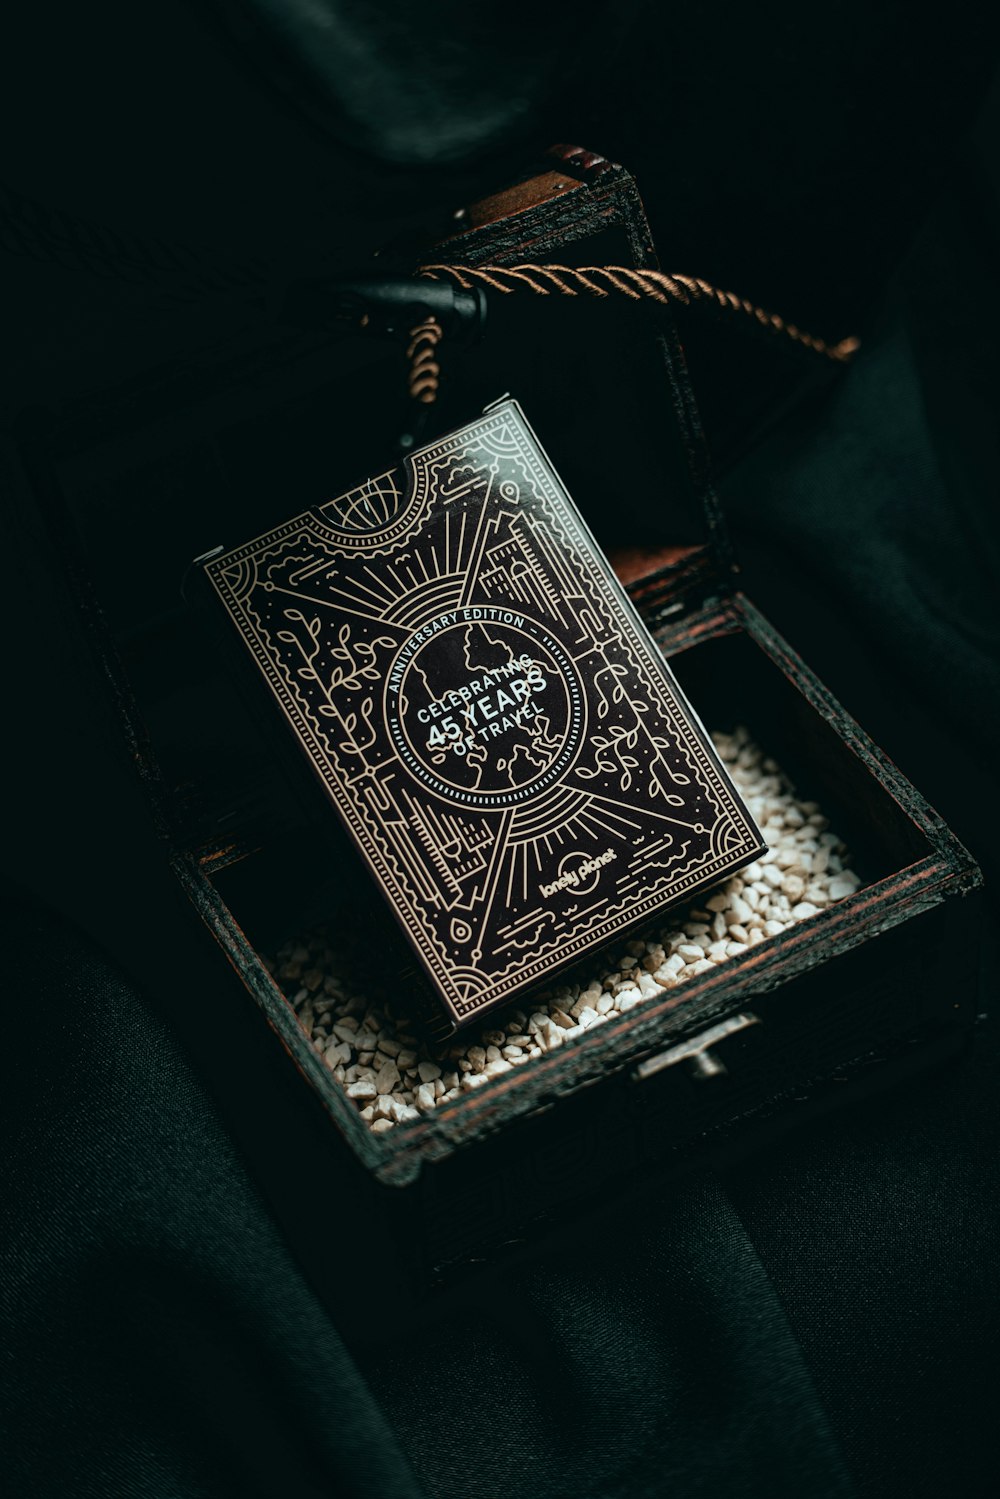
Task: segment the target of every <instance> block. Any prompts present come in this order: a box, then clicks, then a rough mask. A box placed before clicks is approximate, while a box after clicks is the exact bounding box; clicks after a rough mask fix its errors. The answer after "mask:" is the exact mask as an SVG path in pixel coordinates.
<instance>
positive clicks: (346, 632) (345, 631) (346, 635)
mask: <svg viewBox="0 0 1000 1499" xmlns="http://www.w3.org/2000/svg"><path fill="white" fill-rule="evenodd" d="M350 638H351V627H350V625H349V624H348V623H347V621H346V620H345V621H344V623H343V624H342V625H341V627H340V629H339V630H338V631H337V639H338V640H339V641H340V643H341V645H346V644H347V642H348V641H349V640H350Z"/></svg>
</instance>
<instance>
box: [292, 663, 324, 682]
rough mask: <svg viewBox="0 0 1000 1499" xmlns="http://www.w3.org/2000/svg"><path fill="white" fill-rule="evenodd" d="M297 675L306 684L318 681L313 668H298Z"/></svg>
mask: <svg viewBox="0 0 1000 1499" xmlns="http://www.w3.org/2000/svg"><path fill="white" fill-rule="evenodd" d="M297 675H298V676H300V677H305V679H306V681H307V682H318V681H319V677H318V676H317V675H316V668H315V667H313V666H300V667H299V669H298V672H297Z"/></svg>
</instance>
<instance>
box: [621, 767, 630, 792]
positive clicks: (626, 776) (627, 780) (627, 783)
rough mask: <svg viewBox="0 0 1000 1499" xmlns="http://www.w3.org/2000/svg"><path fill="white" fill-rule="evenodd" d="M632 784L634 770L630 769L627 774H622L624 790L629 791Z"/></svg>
mask: <svg viewBox="0 0 1000 1499" xmlns="http://www.w3.org/2000/svg"><path fill="white" fill-rule="evenodd" d="M631 784H632V772H631V771H630V770H627V771H626V772H625V774H624V775H623V776H622V780H621V787H622V790H623V791H627V790H628V788H629V787H630V786H631Z"/></svg>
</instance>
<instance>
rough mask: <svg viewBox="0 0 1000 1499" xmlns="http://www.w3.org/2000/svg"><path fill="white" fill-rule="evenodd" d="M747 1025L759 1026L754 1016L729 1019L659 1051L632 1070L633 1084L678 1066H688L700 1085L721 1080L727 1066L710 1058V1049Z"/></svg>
mask: <svg viewBox="0 0 1000 1499" xmlns="http://www.w3.org/2000/svg"><path fill="white" fill-rule="evenodd" d="M748 1025H760V1020H759V1019H758V1017H757V1016H756V1015H751V1014H749V1013H747V1014H745V1015H742V1014H741V1015H731V1016H730V1017H729V1019H728V1020H721V1021H720V1022H719V1024H718V1025H713V1026H710V1027H709V1029H708V1030H707V1031H702V1032H701V1033H700V1035H697V1036H692V1037H691V1039H690V1040H688V1041H681V1042H680V1043H679V1044H678V1045H677V1046H671V1047H670V1049H669V1051H661V1052H660V1053H659V1055H658V1056H655V1057H647V1058H646V1060H645V1061H644V1062H640V1063H639V1065H638V1067H637V1068H636V1069H635V1072H634V1073H633V1074H632V1080H633V1082H637V1083H641V1082H644V1081H645V1080H646V1078H647V1077H652V1076H653V1074H654V1073H655V1072H662V1071H663V1069H664V1068H665V1067H675V1066H676V1065H677V1063H678V1062H688V1063H689V1064H690V1069H691V1075H692V1077H695V1078H697V1079H698V1080H699V1081H704V1080H705V1079H707V1078H710V1077H721V1076H723V1075H724V1074H725V1072H726V1070H727V1069H726V1065H725V1063H724V1062H720V1061H719V1058H718V1057H715V1056H713V1055H712V1051H711V1048H712V1047H713V1046H715V1045H717V1044H718V1042H719V1041H721V1040H722V1039H723V1037H724V1036H732V1035H735V1034H736V1032H737V1031H742V1030H746V1028H747V1026H748Z"/></svg>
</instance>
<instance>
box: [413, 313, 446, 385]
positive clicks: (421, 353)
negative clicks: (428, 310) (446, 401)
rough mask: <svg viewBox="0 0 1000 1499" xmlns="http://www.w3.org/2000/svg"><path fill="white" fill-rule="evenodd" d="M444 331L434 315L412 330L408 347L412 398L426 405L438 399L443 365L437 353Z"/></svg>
mask: <svg viewBox="0 0 1000 1499" xmlns="http://www.w3.org/2000/svg"><path fill="white" fill-rule="evenodd" d="M443 331H444V330H443V329H442V327H441V324H440V323H439V322H438V320H437V318H433V317H429V318H426V319H425V320H424V321H423V322H422V323H418V324H417V326H416V327H415V328H411V330H410V342H409V344H408V345H407V349H406V358H407V360H408V361H409V366H410V398H411V400H414V401H419V402H420V403H421V404H422V405H424V406H431V405H433V403H434V402H435V401H436V400H437V393H438V386H439V384H440V382H441V366H440V365H439V364H438V362H437V359H436V358H435V355H436V353H437V346H438V344H439V343H440V342H441V338H442V334H443Z"/></svg>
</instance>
